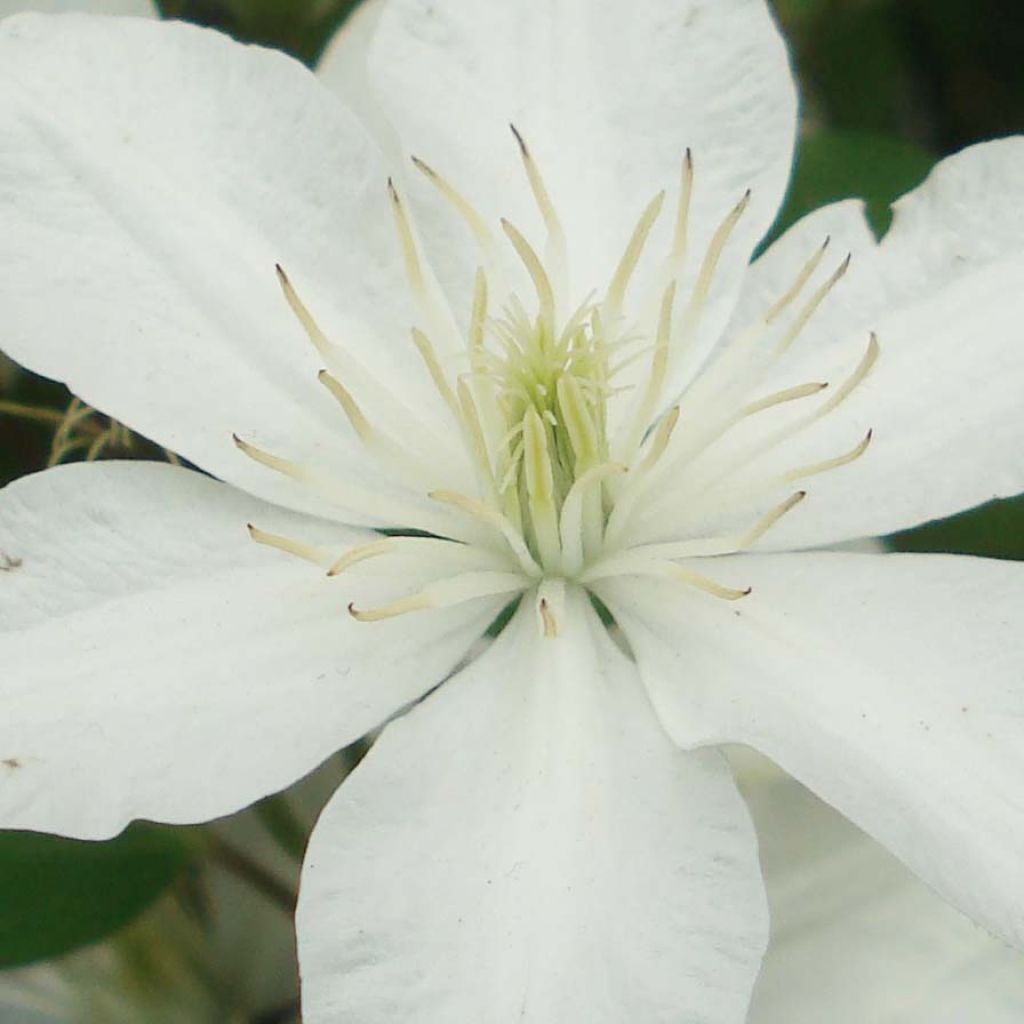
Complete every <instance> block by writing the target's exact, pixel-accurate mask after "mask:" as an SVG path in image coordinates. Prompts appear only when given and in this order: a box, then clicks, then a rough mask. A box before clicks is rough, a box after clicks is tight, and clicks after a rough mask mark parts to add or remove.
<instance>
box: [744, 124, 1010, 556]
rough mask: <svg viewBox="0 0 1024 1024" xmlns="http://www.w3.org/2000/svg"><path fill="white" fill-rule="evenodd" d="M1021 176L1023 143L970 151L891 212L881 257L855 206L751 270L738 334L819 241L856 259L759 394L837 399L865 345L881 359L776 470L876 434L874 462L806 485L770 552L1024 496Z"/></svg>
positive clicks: (808, 227) (823, 219) (797, 234)
mask: <svg viewBox="0 0 1024 1024" xmlns="http://www.w3.org/2000/svg"><path fill="white" fill-rule="evenodd" d="M1022 160H1024V138H1013V139H1005V140H1001V141H998V142H992V143H986V144H984V145H980V146H974V147H972V148H970V149H967V150H964V151H963V152H962V153H959V154H957V155H956V156H953V157H950V158H948V159H947V160H944V161H943V162H942V163H940V164H939V165H938V166H937V167H936V168H935V170H934V171H933V172H932V174H931V176H930V177H929V178H928V180H927V181H926V182H925V183H924V184H923V185H922V186H921V187H920V188H918V189H917V190H915V191H914V192H912V193H910V194H909V195H907V196H905V197H904V198H903V199H901V200H900V201H899V202H898V203H897V204H896V208H895V219H894V222H893V226H892V229H891V230H890V232H889V233H888V235H887V236H886V238H885V240H884V241H883V243H882V244H881V245H880V246H875V245H874V244H873V243H872V242H871V240H870V237H869V236H868V233H867V231H866V229H865V226H864V224H863V219H862V216H861V214H860V211H859V209H858V206H857V204H852V203H844V204H838V205H837V206H834V207H830V208H828V209H827V210H825V211H819V213H817V214H813V215H812V216H811V217H809V218H807V219H806V220H805V221H803V222H801V223H800V224H798V225H796V226H795V227H794V228H793V229H792V230H791V231H790V232H789V233H788V234H787V236H786V237H784V238H783V239H782V240H781V241H780V242H778V243H777V244H776V245H775V246H774V247H773V248H772V249H771V250H769V252H768V253H766V254H765V256H764V257H762V259H761V260H760V261H758V263H757V264H755V266H754V268H753V270H752V272H751V275H750V281H749V284H748V286H747V291H746V294H745V296H744V298H743V299H742V300H741V303H740V309H741V312H740V314H739V315H738V317H737V320H739V319H740V318H743V319H746V320H749V319H750V318H752V317H753V316H754V315H756V313H757V312H758V311H763V310H764V308H765V302H764V300H765V298H766V297H767V295H768V294H769V293H770V292H771V291H772V290H774V292H775V294H776V295H777V294H779V292H780V291H781V290H784V287H785V284H784V282H785V281H787V280H788V279H791V278H792V277H793V276H794V275H795V273H796V270H797V268H798V267H799V265H800V263H801V262H802V261H803V260H805V259H806V258H807V257H808V256H809V255H810V254H811V252H812V251H813V248H814V246H816V245H818V244H820V242H821V240H822V238H823V237H824V235H825V234H826V233H831V234H832V235H833V246H832V249H833V252H834V254H835V255H836V256H837V257H839V258H841V255H842V253H843V252H844V251H852V252H853V254H854V259H853V263H852V265H851V268H850V272H849V274H847V276H846V278H844V280H843V281H842V282H841V283H840V284H839V286H838V287H837V288H836V289H835V290H834V292H833V293H832V294H831V295H830V296H829V298H828V299H827V300H826V302H825V304H824V305H823V306H822V308H821V309H820V310H819V311H818V313H817V314H816V315H815V318H814V319H813V320H812V321H811V324H810V325H809V326H808V328H807V329H806V331H805V333H804V334H803V335H802V336H801V339H800V341H799V342H798V344H797V345H796V346H795V347H794V351H793V354H792V358H791V359H788V360H786V361H785V362H784V363H783V364H782V366H781V367H780V368H779V371H778V375H777V377H776V378H775V380H774V382H773V383H771V384H769V385H767V386H766V391H771V390H773V388H774V386H776V385H778V386H789V385H792V384H794V383H802V382H804V381H809V380H830V381H831V382H832V383H833V384H837V383H839V382H840V381H841V379H842V374H845V373H848V372H849V371H850V370H851V369H852V368H853V366H854V365H856V362H857V360H858V359H859V358H860V355H861V354H862V353H863V351H864V349H865V346H866V344H867V341H868V337H869V333H870V332H872V331H874V332H876V333H877V336H878V340H879V344H880V346H881V355H880V357H879V359H878V362H877V364H876V366H875V368H874V369H873V370H872V372H871V375H870V376H869V378H868V379H867V380H866V381H865V383H864V384H863V385H861V386H860V387H859V388H858V389H857V390H856V391H855V392H854V394H853V395H852V396H851V397H850V398H849V399H848V400H847V401H846V402H845V403H844V404H843V405H842V406H840V408H839V409H838V410H837V411H835V412H834V413H832V414H830V415H829V416H827V417H826V418H824V419H823V420H821V421H820V422H819V423H818V424H817V426H816V427H814V428H812V429H809V430H808V431H806V432H805V434H804V435H802V436H801V438H800V439H799V440H798V441H797V442H795V443H791V444H787V445H785V446H783V447H782V448H780V450H779V452H778V458H777V459H775V460H774V461H772V462H771V467H770V468H771V470H773V471H780V472H784V471H787V470H789V469H793V468H796V467H798V466H801V465H810V464H814V463H818V462H821V461H823V460H825V459H829V458H831V457H833V456H836V455H840V454H842V453H843V452H845V451H847V450H849V449H851V448H852V447H853V446H854V445H855V444H856V443H857V442H858V441H859V440H860V439H861V438H862V437H863V436H864V434H865V432H866V431H867V430H868V429H869V428H870V429H873V436H872V441H871V445H870V447H869V449H868V451H867V452H866V453H865V455H864V456H863V457H862V458H860V459H858V460H857V461H856V462H854V463H852V464H851V465H848V466H845V467H843V468H842V469H839V470H836V471H834V472H830V473H826V474H824V475H822V476H820V477H816V478H814V479H813V480H811V481H810V497H811V500H809V501H808V502H807V505H806V508H805V510H804V511H803V512H802V514H801V515H800V516H793V517H792V518H790V519H787V520H784V521H783V522H782V523H781V524H780V525H779V527H778V529H777V530H773V531H772V532H771V534H770V535H769V536H768V538H767V541H766V546H767V547H771V548H774V549H776V550H778V549H784V548H788V547H793V546H799V547H810V546H818V545H824V544H834V543H837V542H839V541H843V540H847V539H850V538H853V537H863V536H873V535H878V534H884V533H891V532H895V531H897V530H900V529H905V528H908V527H911V526H914V525H917V524H919V523H921V522H925V521H927V520H931V519H937V518H941V517H944V516H948V515H952V514H954V513H956V512H959V511H962V510H963V509H965V508H970V507H972V506H974V505H978V504H981V503H982V502H985V501H988V500H990V499H992V498H997V497H1006V496H1009V495H1014V494H1017V493H1019V492H1020V491H1022V490H1024V461H1022V460H1021V459H1020V450H1021V445H1022V444H1024V406H1022V404H1021V402H1020V388H1021V381H1022V380H1024V348H1022V346H1021V345H1020V330H1019V325H1020V323H1021V321H1022V319H1024V293H1022V291H1021V288H1020V281H1021V280H1022V279H1024V213H1022V210H1024V187H1022V185H1021V180H1020V173H1019V169H1020V166H1021V161H1022ZM801 250H802V251H801ZM737 326H738V323H737ZM825 397H826V398H827V395H826V396H825ZM766 429H767V424H766ZM755 468H756V471H757V472H758V473H759V474H760V475H764V474H765V473H766V472H767V471H768V470H767V469H766V467H765V465H764V464H762V465H760V466H758V467H755Z"/></svg>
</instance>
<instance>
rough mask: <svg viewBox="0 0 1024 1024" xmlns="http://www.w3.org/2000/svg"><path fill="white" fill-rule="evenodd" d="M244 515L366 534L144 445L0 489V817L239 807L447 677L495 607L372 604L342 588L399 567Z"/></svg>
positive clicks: (309, 532)
mask: <svg viewBox="0 0 1024 1024" xmlns="http://www.w3.org/2000/svg"><path fill="white" fill-rule="evenodd" d="M247 520H253V521H255V522H256V523H259V524H260V525H262V526H265V527H267V528H268V529H271V530H273V529H278V530H280V531H281V532H284V533H290V534H291V535H292V536H295V537H297V538H298V539H306V540H313V541H314V542H318V541H326V540H328V539H329V538H335V540H334V543H336V544H337V545H338V546H339V547H340V548H341V549H342V550H344V548H345V546H346V545H347V543H351V541H352V540H353V539H355V538H356V536H357V535H354V534H353V533H352V532H351V531H340V530H339V529H338V528H337V527H333V526H329V525H327V524H324V523H317V522H316V521H314V520H307V519H305V518H304V517H300V516H294V515H290V514H286V513H281V512H279V511H277V510H275V509H273V508H271V507H270V506H266V505H263V504H262V503H260V502H257V501H254V500H252V499H249V498H246V497H244V496H242V495H239V494H237V493H234V492H232V491H231V490H230V489H229V488H227V487H225V486H224V485H223V484H219V483H217V482H216V481H213V480H210V479H208V478H205V477H202V476H200V475H199V474H197V473H192V472H189V471H187V470H179V469H174V468H173V467H167V466H157V465H151V464H144V463H104V464H102V465H99V464H94V465H78V466H70V467H66V468H62V469H58V470H51V471H48V472H46V473H43V474H40V475H38V476H34V477H28V478H25V479H23V480H20V481H18V482H17V483H15V484H12V485H11V486H9V487H7V488H6V489H5V490H4V491H3V492H2V494H0V548H2V549H3V553H4V555H5V556H6V558H5V559H4V562H3V563H2V564H4V565H6V566H7V568H6V570H5V571H3V572H0V611H2V618H3V621H4V624H5V627H9V628H7V630H6V631H5V632H3V633H0V660H2V663H3V666H4V672H3V677H2V680H0V702H2V704H3V708H4V714H3V717H2V719H0V824H2V825H3V826H4V827H7V828H34V829H40V830H47V831H54V832H60V833H62V834H66V835H73V836H80V837H83V838H100V837H103V836H109V835H111V834H113V833H115V832H116V831H118V830H119V829H120V828H121V827H122V826H123V825H124V824H125V823H126V822H127V821H129V820H130V819H131V818H134V817H146V818H151V819H155V820H160V821H169V822H193V821H202V820H205V819H207V818H211V817H215V816H219V815H222V814H226V813H228V812H229V811H233V810H236V809H238V808H239V807H242V806H244V805H246V804H248V803H250V802H252V801H253V800H255V799H258V798H259V797H262V796H264V795H266V794H267V793H269V792H272V791H274V790H276V789H280V788H281V787H283V786H285V785H287V784H288V783H290V782H292V781H294V780H295V779H297V778H299V777H300V776H301V775H303V774H305V773H306V772H307V771H309V770H310V769H311V768H313V767H314V766H315V765H316V764H317V763H318V762H319V761H321V760H322V759H323V758H324V757H326V756H327V755H328V754H330V753H331V752H332V751H334V750H336V749H338V748H339V747H341V746H344V745H346V744H347V743H350V742H352V741H353V740H355V739H356V738H358V737H359V736H361V735H362V734H364V733H365V732H367V731H368V730H370V729H372V728H374V727H375V726H377V725H378V724H379V723H380V722H381V721H383V720H384V719H386V718H387V717H388V716H389V715H390V714H392V713H393V712H395V711H396V710H398V709H399V708H401V707H402V706H403V705H405V704H406V703H408V702H409V701H411V700H414V699H415V698H417V697H418V696H419V695H420V694H422V693H423V692H424V691H425V690H427V689H429V688H430V687H431V686H433V685H435V684H436V683H437V682H438V681H439V680H440V679H442V678H444V676H445V675H446V674H447V673H448V672H449V671H450V670H451V668H452V666H453V665H454V664H455V663H456V662H457V661H458V660H459V659H460V658H461V656H462V655H463V653H464V652H465V651H466V649H467V648H468V647H469V645H470V644H471V643H472V642H473V640H474V639H475V638H476V637H477V636H479V635H480V633H481V632H482V631H483V629H484V628H485V627H486V625H487V622H488V621H489V618H490V617H492V616H493V614H494V613H495V612H496V610H497V609H496V607H494V605H493V603H492V605H490V606H488V605H486V604H482V603H477V604H476V605H474V606H470V605H466V606H462V607H460V608H456V609H449V610H447V611H446V612H445V613H431V612H424V613H421V614H420V615H416V616H406V617H404V618H402V619H398V620H393V621H391V622H386V623H380V624H375V625H373V626H369V625H361V624H358V623H356V622H355V621H354V620H353V619H352V618H351V617H350V616H349V615H348V613H347V610H346V604H347V603H348V601H350V600H353V599H355V600H356V601H357V602H359V603H360V604H361V605H372V604H376V603H381V602H382V601H383V600H385V599H389V597H390V596H392V595H390V593H389V592H390V590H391V589H392V588H391V586H390V585H389V584H388V581H387V580H384V581H380V582H374V581H372V580H369V579H367V580H365V581H362V582H359V581H356V580H354V579H353V580H350V581H346V580H343V579H341V578H339V579H337V580H329V579H327V577H326V576H325V575H324V572H323V570H322V569H319V568H318V567H316V566H314V565H310V564H308V563H306V562H299V561H298V560H294V559H291V558H290V557H289V556H286V555H283V554H282V553H280V552H277V551H271V550H269V549H267V548H261V547H258V546H257V545H255V544H253V543H252V542H251V541H250V540H249V538H248V536H247V533H246V529H245V523H246V521H247ZM415 583H416V580H415V577H413V578H412V579H411V581H410V585H415Z"/></svg>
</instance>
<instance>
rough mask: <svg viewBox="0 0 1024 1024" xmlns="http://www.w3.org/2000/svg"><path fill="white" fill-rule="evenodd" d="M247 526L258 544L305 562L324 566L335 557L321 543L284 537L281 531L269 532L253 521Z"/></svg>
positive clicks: (250, 534)
mask: <svg viewBox="0 0 1024 1024" xmlns="http://www.w3.org/2000/svg"><path fill="white" fill-rule="evenodd" d="M245 526H246V529H247V530H248V531H249V536H250V537H251V538H252V539H253V540H254V541H255V542H256V543H257V544H262V545H263V546H264V547H268V548H275V549H276V550H278V551H283V552H285V553H286V554H289V555H294V556H295V557H296V558H301V559H302V560H303V561H304V562H312V563H313V564H314V565H319V566H323V565H325V564H328V563H329V562H330V560H331V559H332V558H333V557H334V556H333V553H332V552H331V551H329V550H328V549H327V548H325V547H323V546H321V545H316V544H305V543H303V542H302V541H299V540H293V539H292V538H291V537H283V536H281V534H279V533H268V532H267V531H266V530H261V529H260V528H259V527H258V526H253V524H252V523H246V524H245Z"/></svg>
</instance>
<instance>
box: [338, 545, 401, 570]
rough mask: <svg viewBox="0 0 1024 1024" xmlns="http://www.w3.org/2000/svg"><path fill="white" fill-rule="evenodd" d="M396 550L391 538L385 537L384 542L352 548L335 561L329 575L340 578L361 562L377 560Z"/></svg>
mask: <svg viewBox="0 0 1024 1024" xmlns="http://www.w3.org/2000/svg"><path fill="white" fill-rule="evenodd" d="M394 550H395V541H394V540H393V539H392V538H391V537H385V538H384V539H383V540H375V541H372V542H371V543H369V544H362V545H360V546H359V547H356V548H352V550H351V551H346V552H345V554H343V555H342V556H341V558H339V559H338V560H337V561H335V562H334V563H333V564H332V565H331V567H330V568H329V569H328V570H327V575H328V576H338V575H339V574H341V573H343V572H344V571H345V570H346V569H348V568H349V567H350V566H353V565H357V564H358V563H359V562H365V561H366V560H367V559H368V558H376V557H377V556H378V555H386V554H387V553H388V552H389V551H394Z"/></svg>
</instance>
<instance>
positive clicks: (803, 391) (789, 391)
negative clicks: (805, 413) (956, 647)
mask: <svg viewBox="0 0 1024 1024" xmlns="http://www.w3.org/2000/svg"><path fill="white" fill-rule="evenodd" d="M827 387H828V383H827V382H822V381H813V382H811V383H809V384H798V385H797V386H796V387H793V388H786V389H785V390H784V391H776V392H775V393H774V394H771V395H767V396H765V397H764V398H761V399H758V400H757V401H756V402H751V403H750V404H749V405H745V406H744V407H743V408H742V409H741V410H740V415H739V417H738V418H743V417H744V416H753V415H754V413H758V412H763V411H764V410H765V409H771V408H774V407H775V406H776V405H783V404H784V403H786V402H794V401H796V400H797V399H798V398H808V397H810V396H811V395H816V394H818V393H819V392H821V391H824V390H825V388H827Z"/></svg>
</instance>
